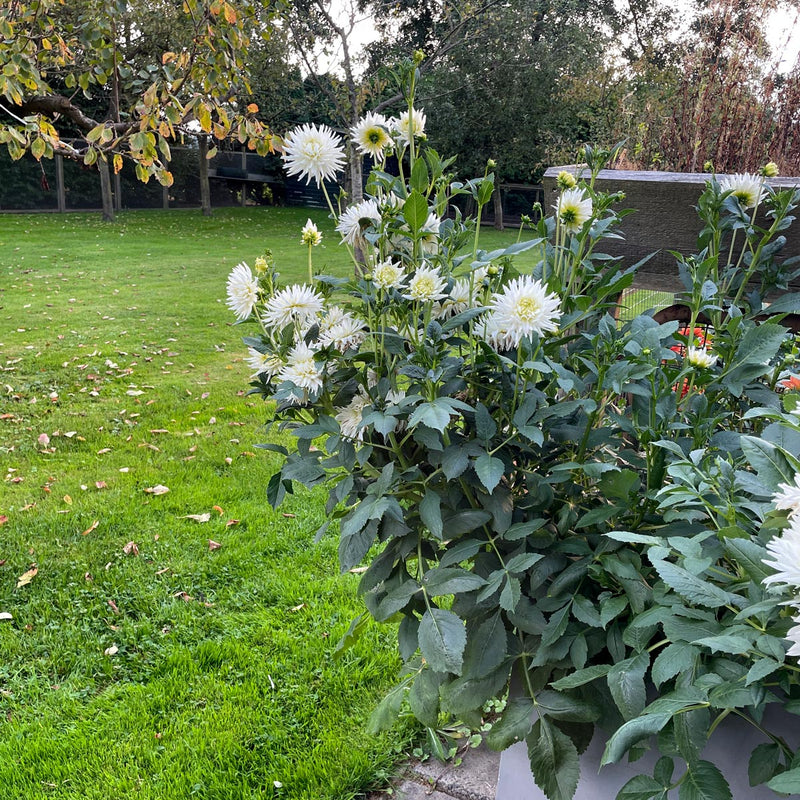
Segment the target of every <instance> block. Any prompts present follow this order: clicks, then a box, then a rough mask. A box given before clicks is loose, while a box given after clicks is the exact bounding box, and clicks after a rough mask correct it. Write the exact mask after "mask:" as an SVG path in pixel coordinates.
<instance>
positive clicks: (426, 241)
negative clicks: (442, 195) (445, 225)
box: [419, 211, 442, 255]
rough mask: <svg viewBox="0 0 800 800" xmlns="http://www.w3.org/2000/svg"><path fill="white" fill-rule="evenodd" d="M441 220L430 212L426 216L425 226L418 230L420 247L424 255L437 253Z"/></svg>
mask: <svg viewBox="0 0 800 800" xmlns="http://www.w3.org/2000/svg"><path fill="white" fill-rule="evenodd" d="M441 224H442V220H441V219H440V218H439V217H437V216H436V214H434V213H433V212H432V211H431V212H430V213H429V214H428V218H427V219H426V220H425V224H424V225H423V226H422V228H420V238H419V242H420V247H421V248H422V252H423V253H424V254H425V255H433V254H435V253H437V252H439V226H440V225H441Z"/></svg>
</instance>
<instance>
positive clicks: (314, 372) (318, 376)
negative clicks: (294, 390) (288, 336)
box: [278, 342, 322, 392]
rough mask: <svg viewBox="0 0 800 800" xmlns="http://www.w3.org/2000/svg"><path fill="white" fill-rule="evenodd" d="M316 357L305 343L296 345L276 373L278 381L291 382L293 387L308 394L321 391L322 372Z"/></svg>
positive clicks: (314, 352) (313, 351)
mask: <svg viewBox="0 0 800 800" xmlns="http://www.w3.org/2000/svg"><path fill="white" fill-rule="evenodd" d="M316 357H317V353H316V351H315V350H314V349H313V348H311V347H309V346H308V345H307V344H306V343H305V342H300V343H298V344H296V345H295V346H294V347H293V348H292V349H291V351H290V352H289V357H288V358H287V360H286V366H285V367H284V368H283V369H282V370H281V371H280V372H279V373H278V380H280V381H291V382H292V383H293V384H294V385H295V386H298V387H300V388H301V389H306V390H308V391H310V392H313V391H317V390H318V389H321V388H322V372H321V370H320V368H319V366H318V364H317V361H316Z"/></svg>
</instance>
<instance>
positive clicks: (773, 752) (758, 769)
mask: <svg viewBox="0 0 800 800" xmlns="http://www.w3.org/2000/svg"><path fill="white" fill-rule="evenodd" d="M780 757H781V750H780V747H778V745H777V744H776V743H775V742H764V743H763V744H760V745H758V746H757V747H755V748H754V749H753V752H752V753H751V754H750V763H749V764H748V766H747V777H748V779H749V781H750V785H751V786H759V785H760V784H762V783H766V782H767V781H768V780H770V778H772V777H773V776H774V775H775V770H776V769H778V763H779V762H780Z"/></svg>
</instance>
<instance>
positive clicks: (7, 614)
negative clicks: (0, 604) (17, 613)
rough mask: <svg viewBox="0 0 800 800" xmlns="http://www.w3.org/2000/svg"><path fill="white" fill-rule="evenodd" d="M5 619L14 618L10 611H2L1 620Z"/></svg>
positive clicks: (0, 612)
mask: <svg viewBox="0 0 800 800" xmlns="http://www.w3.org/2000/svg"><path fill="white" fill-rule="evenodd" d="M3 619H14V617H13V616H12V615H11V614H9V613H8V611H0V620H3Z"/></svg>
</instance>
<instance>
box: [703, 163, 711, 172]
mask: <svg viewBox="0 0 800 800" xmlns="http://www.w3.org/2000/svg"><path fill="white" fill-rule="evenodd" d="M713 171H714V162H713V161H706V163H705V164H703V172H713Z"/></svg>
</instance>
